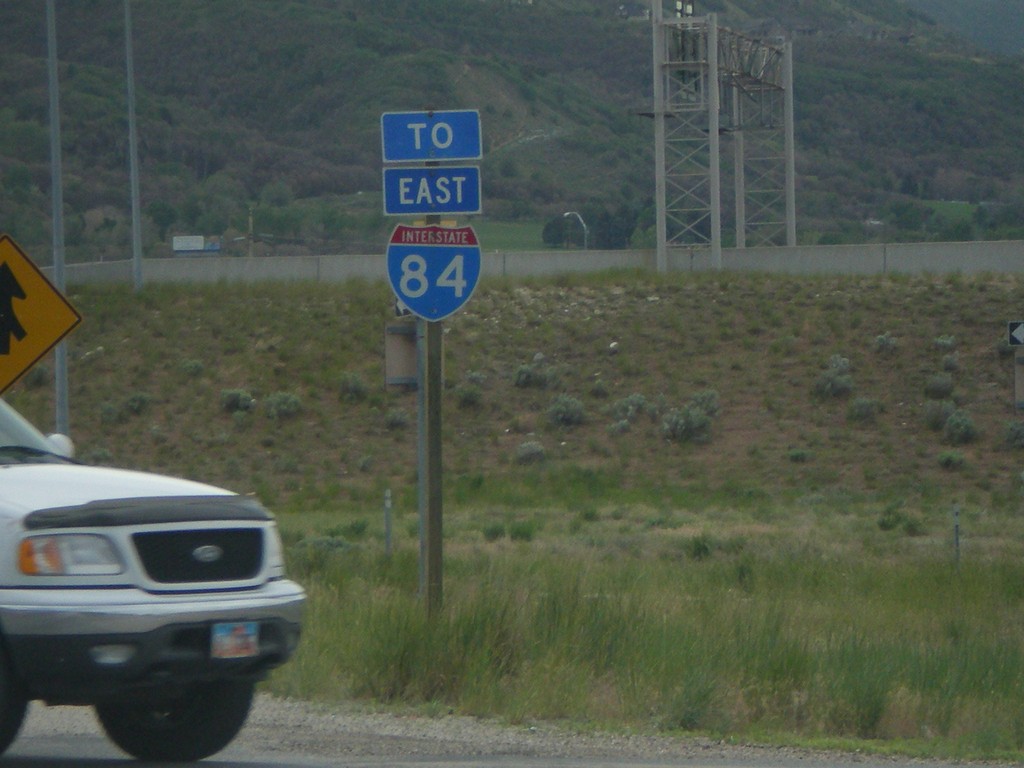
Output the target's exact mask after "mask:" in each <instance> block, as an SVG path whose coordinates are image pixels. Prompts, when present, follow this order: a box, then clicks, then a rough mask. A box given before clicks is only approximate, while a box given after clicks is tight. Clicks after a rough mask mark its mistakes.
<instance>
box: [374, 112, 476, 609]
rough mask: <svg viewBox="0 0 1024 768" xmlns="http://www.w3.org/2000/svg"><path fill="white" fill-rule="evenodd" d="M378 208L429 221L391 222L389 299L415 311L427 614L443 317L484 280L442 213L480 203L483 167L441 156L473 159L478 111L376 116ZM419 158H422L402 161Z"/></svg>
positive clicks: (436, 584) (438, 561) (439, 506)
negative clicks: (379, 173)
mask: <svg viewBox="0 0 1024 768" xmlns="http://www.w3.org/2000/svg"><path fill="white" fill-rule="evenodd" d="M381 140H382V149H383V153H382V154H383V158H384V162H385V163H390V164H395V163H399V164H400V163H406V164H407V165H400V166H398V167H390V168H384V171H383V186H384V213H385V214H386V215H389V216H406V215H423V214H425V215H426V226H415V227H414V226H408V225H401V224H400V225H399V226H397V227H395V230H394V232H393V233H392V235H391V240H390V242H389V244H388V250H387V273H388V280H389V282H390V283H391V288H392V290H393V291H394V293H395V297H396V298H397V299H398V301H399V302H400V303H401V305H402V306H404V307H405V308H406V309H408V311H409V312H411V313H412V314H413V315H415V316H416V318H417V319H416V338H417V345H416V350H417V383H418V387H417V397H418V408H419V418H418V432H419V435H418V450H417V467H418V472H417V476H418V480H417V482H418V495H419V505H418V506H419V515H420V593H421V594H422V595H423V598H424V601H425V603H426V608H427V616H428V617H433V616H434V615H436V613H437V611H438V609H440V607H441V604H442V594H443V568H444V557H443V542H444V536H443V501H444V500H443V493H442V490H443V468H442V460H441V459H442V443H441V416H442V414H441V410H442V409H441V395H442V392H443V388H444V376H443V370H444V356H443V344H444V336H443V328H442V325H441V321H442V320H443V319H444V318H446V317H448V316H449V315H451V314H453V313H454V312H457V311H458V310H459V309H460V308H461V307H462V306H463V305H464V304H465V303H466V302H467V301H468V300H469V297H470V296H471V295H472V294H473V290H474V289H475V288H476V284H477V281H478V280H479V279H480V244H479V242H478V241H477V238H476V233H475V232H474V231H473V229H472V228H471V227H442V226H441V216H440V215H441V214H457V213H465V214H474V213H480V211H481V194H480V189H481V184H480V169H479V168H477V167H476V166H468V167H464V166H452V165H442V163H453V162H461V161H466V160H479V159H480V158H481V156H482V144H481V140H480V113H479V112H477V111H475V110H457V111H446V112H440V111H438V112H434V111H431V112H387V113H385V114H383V115H382V116H381ZM408 164H418V165H408Z"/></svg>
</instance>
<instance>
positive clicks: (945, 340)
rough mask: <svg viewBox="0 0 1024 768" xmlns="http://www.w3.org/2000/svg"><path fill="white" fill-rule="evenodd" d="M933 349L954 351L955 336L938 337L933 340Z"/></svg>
mask: <svg viewBox="0 0 1024 768" xmlns="http://www.w3.org/2000/svg"><path fill="white" fill-rule="evenodd" d="M935 347H936V349H941V350H942V351H944V352H952V351H953V350H954V349H956V336H939V337H938V338H937V339H935Z"/></svg>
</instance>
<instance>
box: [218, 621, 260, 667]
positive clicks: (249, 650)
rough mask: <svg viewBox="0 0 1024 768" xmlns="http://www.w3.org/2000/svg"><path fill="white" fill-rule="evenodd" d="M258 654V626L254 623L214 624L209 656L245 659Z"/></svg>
mask: <svg viewBox="0 0 1024 768" xmlns="http://www.w3.org/2000/svg"><path fill="white" fill-rule="evenodd" d="M259 652H260V625H259V623H258V622H255V621H236V622H231V623H225V624H214V625H213V633H212V635H211V648H210V655H211V656H212V657H213V658H215V659H247V658H249V657H252V656H256V655H258V654H259Z"/></svg>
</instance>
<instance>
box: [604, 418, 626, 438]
mask: <svg viewBox="0 0 1024 768" xmlns="http://www.w3.org/2000/svg"><path fill="white" fill-rule="evenodd" d="M629 429H630V423H629V420H628V419H621V420H620V421H613V422H612V423H611V424H609V425H608V434H609V435H624V434H626V433H627V432H629Z"/></svg>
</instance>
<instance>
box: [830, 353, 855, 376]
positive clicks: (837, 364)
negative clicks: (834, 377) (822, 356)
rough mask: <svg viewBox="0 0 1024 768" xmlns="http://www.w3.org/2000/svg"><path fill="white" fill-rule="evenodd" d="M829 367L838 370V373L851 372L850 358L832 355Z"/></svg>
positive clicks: (831, 369)
mask: <svg viewBox="0 0 1024 768" xmlns="http://www.w3.org/2000/svg"><path fill="white" fill-rule="evenodd" d="M828 369H829V370H830V371H836V372H837V373H849V372H850V359H849V358H848V357H843V356H842V355H832V357H830V358H829V359H828Z"/></svg>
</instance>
